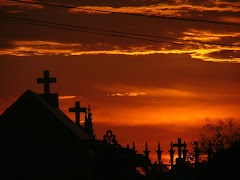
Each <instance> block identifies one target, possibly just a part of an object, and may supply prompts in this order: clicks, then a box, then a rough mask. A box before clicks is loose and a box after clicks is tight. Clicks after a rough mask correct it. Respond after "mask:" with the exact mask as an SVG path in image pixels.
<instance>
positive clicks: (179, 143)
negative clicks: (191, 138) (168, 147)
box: [173, 138, 187, 158]
mask: <svg viewBox="0 0 240 180" xmlns="http://www.w3.org/2000/svg"><path fill="white" fill-rule="evenodd" d="M181 141H182V139H181V138H178V143H177V144H173V147H178V158H181V156H182V147H186V146H187V144H186V143H184V144H182V142H181Z"/></svg>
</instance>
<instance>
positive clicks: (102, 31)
mask: <svg viewBox="0 0 240 180" xmlns="http://www.w3.org/2000/svg"><path fill="white" fill-rule="evenodd" d="M0 17H1V18H3V19H4V18H5V20H9V21H15V22H21V23H25V24H32V25H38V26H44V27H50V28H58V29H64V30H71V31H79V32H86V33H92V34H98V35H105V36H114V37H120V38H130V39H137V40H145V41H151V42H161V43H171V44H176V45H188V46H189V45H190V46H193V44H190V43H199V44H207V45H217V46H225V47H226V46H227V47H240V45H233V44H222V43H211V42H203V41H196V40H182V39H176V38H169V37H161V36H153V35H146V34H139V33H130V32H122V31H114V30H106V29H99V28H91V27H86V26H76V25H71V24H63V23H54V22H48V21H40V20H35V19H27V18H19V17H13V16H0ZM83 29H85V30H83ZM89 30H91V31H89ZM96 31H98V32H96ZM99 31H100V32H99ZM109 33H115V34H109ZM129 35H131V36H129ZM133 36H134V37H133ZM136 36H138V37H136ZM149 38H156V39H165V40H172V41H160V40H156V39H149ZM173 41H175V42H173ZM186 42H187V43H186Z"/></svg>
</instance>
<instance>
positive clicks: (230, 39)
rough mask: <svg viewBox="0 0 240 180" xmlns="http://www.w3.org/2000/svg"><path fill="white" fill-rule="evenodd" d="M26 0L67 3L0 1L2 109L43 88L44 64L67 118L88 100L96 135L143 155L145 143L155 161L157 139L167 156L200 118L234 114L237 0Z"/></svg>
mask: <svg viewBox="0 0 240 180" xmlns="http://www.w3.org/2000/svg"><path fill="white" fill-rule="evenodd" d="M25 1H30V2H41V3H55V4H59V5H66V6H68V7H69V6H71V7H72V8H64V7H59V6H55V7H51V6H46V5H41V4H31V3H19V2H15V1H8V0H0V12H1V13H0V23H1V28H0V84H1V88H0V92H1V93H0V114H2V113H3V112H4V111H5V109H6V108H7V107H9V106H10V105H11V104H12V103H13V102H14V101H16V100H17V98H19V97H20V96H21V95H22V94H23V93H24V92H25V91H26V90H27V89H30V90H32V91H34V92H36V93H42V92H43V86H42V85H39V84H37V83H36V78H37V77H42V76H43V71H44V70H49V71H50V76H51V77H56V78H57V84H52V85H51V92H57V93H59V96H60V109H61V110H62V111H63V112H64V113H66V115H68V116H69V117H70V118H71V119H72V120H74V117H75V116H74V114H73V113H69V112H68V108H69V107H73V106H74V105H75V101H80V104H81V106H87V105H88V104H91V107H92V113H93V123H94V130H95V133H96V137H97V138H98V139H102V137H103V135H104V134H105V133H106V131H107V130H108V129H111V130H113V133H114V134H115V135H116V138H117V140H118V141H119V143H120V144H121V145H122V146H124V147H125V146H126V145H127V144H130V147H131V146H132V142H133V141H134V142H135V145H136V148H137V151H138V152H139V153H141V152H142V151H143V150H144V145H145V142H146V141H147V142H148V144H149V147H150V150H151V153H150V157H151V158H152V160H155V159H156V153H155V151H156V150H157V143H158V141H160V143H161V147H162V149H163V151H164V152H163V158H164V159H163V160H164V162H168V161H169V153H168V150H169V148H170V142H171V141H173V142H174V143H175V142H177V138H178V137H181V138H182V140H183V141H186V142H187V143H188V146H190V144H189V143H190V142H193V140H196V139H197V138H198V137H199V134H200V133H201V132H202V129H201V127H202V125H204V123H205V118H210V119H217V118H226V117H233V118H234V119H235V120H236V121H239V120H240V2H239V1H237V0H222V1H221V0H201V1H199V0H161V1H160V0H111V1H108V0H91V1H89V0H81V1H80V0H71V1H64V0H55V1H50V0H41V1H40V0H39V1H37V0H34V1H32V0H25ZM74 7H76V8H74ZM110 12H116V13H110ZM126 13H131V14H132V15H127V14H126ZM136 14H141V15H142V16H138V15H136ZM158 16H159V17H161V18H158ZM163 17H170V18H163ZM171 17H174V18H175V19H174V18H171ZM16 18H22V19H16ZM23 19H25V20H23ZM182 19H188V20H182ZM189 19H194V20H199V21H191V20H189ZM40 21H42V22H40ZM206 21H211V22H206ZM216 21H219V22H224V23H216ZM46 22H50V24H49V23H46ZM39 24H41V25H39ZM59 24H62V25H59ZM63 24H64V25H65V26H63ZM53 26H54V27H53ZM76 26H78V27H76ZM79 27H82V28H79ZM83 27H84V28H83ZM92 28H95V30H93V29H92ZM96 29H98V30H96ZM100 30H101V31H100ZM106 30H107V31H106ZM110 31H112V32H110ZM113 31H115V32H113ZM116 31H118V32H124V33H116ZM104 34H105V35H104ZM133 34H135V35H133ZM136 34H142V35H144V36H139V35H138V36H137V35H136ZM109 35H110V36H109ZM119 36H121V37H119ZM126 36H127V37H126ZM149 36H152V37H149ZM153 36H154V37H153ZM129 37H130V38H129ZM157 37H158V38H157ZM160 37H161V38H160ZM81 118H82V120H83V116H81ZM189 148H190V147H189ZM176 155H177V153H175V157H176Z"/></svg>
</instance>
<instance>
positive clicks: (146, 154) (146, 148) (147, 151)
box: [143, 142, 150, 159]
mask: <svg viewBox="0 0 240 180" xmlns="http://www.w3.org/2000/svg"><path fill="white" fill-rule="evenodd" d="M143 152H144V154H145V157H146V158H147V159H149V153H150V151H149V150H148V145H147V142H146V145H145V151H143Z"/></svg>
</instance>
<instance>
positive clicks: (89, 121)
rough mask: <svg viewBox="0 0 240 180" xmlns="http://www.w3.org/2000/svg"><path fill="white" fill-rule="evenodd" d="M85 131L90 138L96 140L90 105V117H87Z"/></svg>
mask: <svg viewBox="0 0 240 180" xmlns="http://www.w3.org/2000/svg"><path fill="white" fill-rule="evenodd" d="M86 116H87V115H86ZM84 129H85V131H86V133H87V134H88V135H89V136H90V137H92V138H95V134H94V131H93V123H92V113H91V108H90V104H89V105H88V117H85V126H84Z"/></svg>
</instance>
